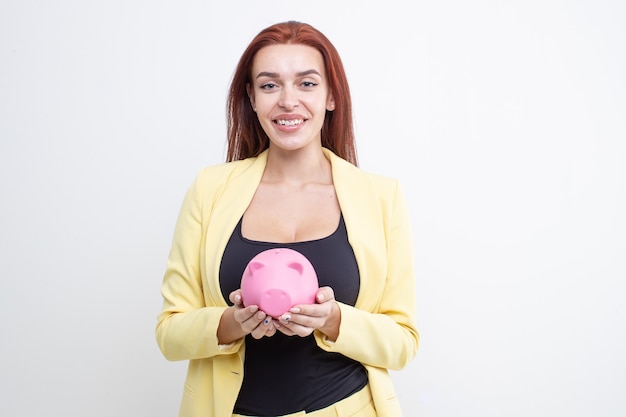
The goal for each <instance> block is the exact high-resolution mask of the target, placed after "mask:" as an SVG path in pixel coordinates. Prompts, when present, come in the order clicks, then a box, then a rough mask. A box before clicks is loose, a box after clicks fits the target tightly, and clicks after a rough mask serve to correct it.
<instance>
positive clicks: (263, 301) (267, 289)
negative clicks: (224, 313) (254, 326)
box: [241, 248, 319, 318]
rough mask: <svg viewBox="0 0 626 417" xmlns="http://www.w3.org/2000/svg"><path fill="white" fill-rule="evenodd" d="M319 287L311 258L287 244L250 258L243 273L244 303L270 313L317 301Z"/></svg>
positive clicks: (242, 289)
mask: <svg viewBox="0 0 626 417" xmlns="http://www.w3.org/2000/svg"><path fill="white" fill-rule="evenodd" d="M318 289H319V284H318V281H317V274H316V273H315V269H314V268H313V265H311V262H309V260H308V259H307V258H306V257H305V256H304V255H302V254H301V253H300V252H298V251H295V250H292V249H288V248H276V249H268V250H265V251H263V252H261V253H259V254H258V255H256V256H255V257H254V258H252V259H251V260H250V262H248V265H247V266H246V269H245V270H244V272H243V276H242V277H241V297H242V298H243V303H244V305H245V306H249V305H257V306H259V309H260V310H262V311H263V312H265V314H267V315H268V316H272V317H274V318H278V317H280V316H281V315H283V314H284V313H286V312H287V311H289V309H291V307H293V306H295V305H297V304H313V303H315V295H316V294H317V290H318Z"/></svg>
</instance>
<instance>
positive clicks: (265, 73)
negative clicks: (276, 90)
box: [256, 69, 322, 78]
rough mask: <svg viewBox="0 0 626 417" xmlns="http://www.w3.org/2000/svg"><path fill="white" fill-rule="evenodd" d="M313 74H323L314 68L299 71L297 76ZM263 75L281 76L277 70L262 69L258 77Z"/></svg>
mask: <svg viewBox="0 0 626 417" xmlns="http://www.w3.org/2000/svg"><path fill="white" fill-rule="evenodd" d="M311 74H316V75H319V76H320V77H321V76H322V75H321V74H320V73H319V72H318V71H317V70H314V69H310V70H306V71H301V72H298V73H297V74H296V76H297V77H306V76H307V75H311ZM261 77H269V78H279V77H280V74H278V73H277V72H268V71H262V72H260V73H259V74H258V75H257V76H256V78H261Z"/></svg>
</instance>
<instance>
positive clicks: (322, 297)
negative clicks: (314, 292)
mask: <svg viewBox="0 0 626 417" xmlns="http://www.w3.org/2000/svg"><path fill="white" fill-rule="evenodd" d="M317 299H318V300H319V301H320V302H322V301H324V294H320V295H318V296H317Z"/></svg>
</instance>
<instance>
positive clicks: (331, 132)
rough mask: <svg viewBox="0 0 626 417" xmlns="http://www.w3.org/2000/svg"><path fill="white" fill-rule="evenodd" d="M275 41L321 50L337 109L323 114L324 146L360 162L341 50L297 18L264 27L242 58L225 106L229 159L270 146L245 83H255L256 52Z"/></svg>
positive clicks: (235, 158)
mask: <svg viewBox="0 0 626 417" xmlns="http://www.w3.org/2000/svg"><path fill="white" fill-rule="evenodd" d="M276 44H301V45H307V46H311V47H313V48H315V49H317V50H318V51H319V52H320V53H321V54H322V57H323V58H324V67H325V70H326V76H327V77H328V84H329V88H330V91H331V92H332V94H333V97H334V99H335V109H334V111H332V112H331V111H327V112H326V117H325V118H324V124H323V126H322V132H321V134H322V146H323V147H325V148H328V149H330V150H331V151H333V152H334V153H335V154H337V155H338V156H340V157H341V158H343V159H345V160H346V161H348V162H351V163H352V164H354V165H357V156H356V146H355V141H354V126H353V121H352V99H351V97H350V88H349V87H348V79H347V77H346V73H345V71H344V68H343V64H342V62H341V58H340V57H339V53H338V52H337V50H336V49H335V47H334V46H333V44H332V43H331V42H330V41H329V40H328V38H326V36H324V34H323V33H321V32H320V31H319V30H317V29H315V28H314V27H312V26H311V25H308V24H306V23H300V22H294V21H290V22H284V23H277V24H275V25H272V26H270V27H268V28H266V29H264V30H262V31H261V32H260V33H259V34H258V35H257V36H256V37H255V38H254V39H253V40H252V42H250V44H249V45H248V47H247V48H246V50H245V51H244V53H243V55H242V56H241V58H240V59H239V63H238V64H237V68H236V69H235V74H234V75H233V79H232V82H231V85H230V89H229V93H228V101H227V106H226V122H227V135H228V150H227V155H226V160H227V161H229V162H230V161H236V160H240V159H245V158H249V157H253V156H257V155H259V154H260V153H261V152H263V151H264V150H265V149H267V148H268V147H269V138H268V136H267V134H266V133H265V131H264V130H263V128H262V127H261V124H260V123H259V120H258V118H257V116H256V114H255V113H254V110H253V109H252V105H251V104H250V99H249V97H248V93H247V91H246V86H247V85H248V84H252V74H251V72H252V63H253V61H254V57H255V56H256V54H257V52H259V50H260V49H261V48H263V47H265V46H269V45H276Z"/></svg>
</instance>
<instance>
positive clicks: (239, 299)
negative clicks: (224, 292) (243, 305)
mask: <svg viewBox="0 0 626 417" xmlns="http://www.w3.org/2000/svg"><path fill="white" fill-rule="evenodd" d="M240 301H241V295H239V294H237V295H236V296H235V302H236V303H239V302H240Z"/></svg>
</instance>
